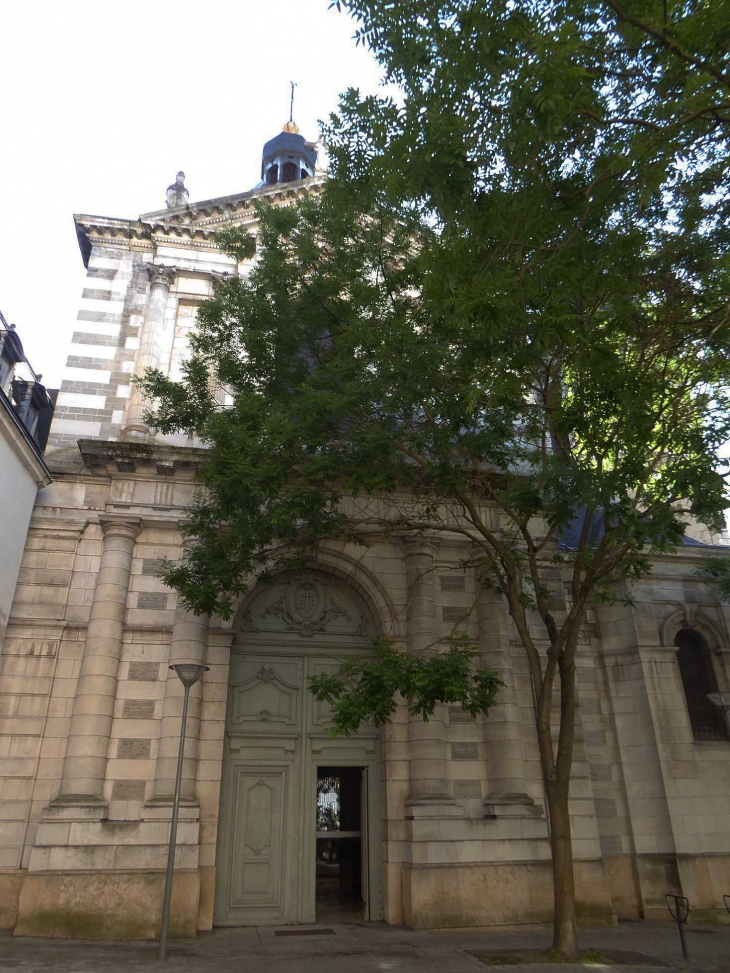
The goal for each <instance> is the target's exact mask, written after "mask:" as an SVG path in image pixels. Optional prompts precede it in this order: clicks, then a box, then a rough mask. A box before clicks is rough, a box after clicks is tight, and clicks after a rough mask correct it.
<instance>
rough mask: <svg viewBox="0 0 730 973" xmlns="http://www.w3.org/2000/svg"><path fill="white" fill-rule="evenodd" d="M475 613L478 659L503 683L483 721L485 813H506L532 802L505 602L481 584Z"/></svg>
mask: <svg viewBox="0 0 730 973" xmlns="http://www.w3.org/2000/svg"><path fill="white" fill-rule="evenodd" d="M479 583H480V582H479V580H478V579H477V584H479ZM476 614H477V631H478V638H479V652H480V656H481V660H482V663H483V665H484V666H486V667H487V668H489V669H491V670H492V671H493V672H496V674H497V675H498V676H499V678H500V679H501V680H502V682H503V683H504V686H503V687H502V688H501V689H500V690H499V693H498V695H497V703H496V705H495V706H494V708H493V709H492V710H491V711H490V713H489V715H488V717H487V719H486V720H485V725H484V736H485V740H486V745H487V781H488V785H489V791H488V796H487V797H486V799H485V801H484V803H485V805H486V808H487V813H488V814H494V813H498V812H499V811H502V812H503V813H506V812H508V811H509V809H510V808H513V809H514V810H515V811H520V810H521V811H524V809H525V805H532V803H533V802H532V799H531V798H530V797H528V796H527V794H526V793H525V767H524V743H523V741H522V733H521V729H520V724H521V716H520V710H519V707H518V706H517V702H516V697H515V677H514V673H513V671H512V655H511V651H510V643H509V615H508V612H507V606H506V605H505V603H504V599H503V597H502V596H501V595H500V594H498V592H496V591H495V590H494V589H492V588H485V589H484V590H483V591H482V593H481V595H480V597H479V600H478V602H477V612H476Z"/></svg>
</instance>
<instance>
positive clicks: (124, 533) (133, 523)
mask: <svg viewBox="0 0 730 973" xmlns="http://www.w3.org/2000/svg"><path fill="white" fill-rule="evenodd" d="M99 526H100V527H101V529H102V531H103V533H104V537H127V538H131V540H134V539H135V538H136V537H137V535H138V534H139V532H140V531H141V530H142V519H141V518H140V517H129V518H124V517H115V516H108V515H107V516H102V517H99Z"/></svg>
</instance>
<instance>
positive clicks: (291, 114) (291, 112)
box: [289, 81, 298, 122]
mask: <svg viewBox="0 0 730 973" xmlns="http://www.w3.org/2000/svg"><path fill="white" fill-rule="evenodd" d="M289 84H290V85H291V100H290V102H289V121H290V122H293V121H294V89H295V88H296V87H298V82H296V81H290V82H289Z"/></svg>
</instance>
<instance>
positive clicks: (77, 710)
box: [57, 517, 142, 804]
mask: <svg viewBox="0 0 730 973" xmlns="http://www.w3.org/2000/svg"><path fill="white" fill-rule="evenodd" d="M99 523H100V524H101V528H102V530H103V532H104V547H103V550H102V555H101V565H100V568H99V574H98V576H97V581H96V588H95V589H94V602H93V605H92V606H91V615H90V617H89V626H88V629H87V634H86V643H85V645H84V656H83V661H82V664H81V674H80V676H79V682H78V687H77V689H76V697H75V699H74V709H73V715H72V717H71V726H70V730H69V736H68V745H67V747H66V758H65V761H64V765H63V777H62V779H61V789H60V792H59V796H58V798H57V801H58V802H62V803H71V804H72V803H99V804H101V803H103V788H104V780H105V777H106V763H107V752H108V750H109V738H110V736H111V729H112V720H113V718H114V702H115V700H116V697H117V677H118V672H119V660H120V658H121V654H122V633H123V630H124V614H125V611H126V607H127V595H128V592H129V575H130V571H131V567H132V555H133V553H134V542H135V539H136V537H137V535H138V534H139V532H140V530H141V527H142V523H141V521H140V520H133V519H129V520H123V519H120V518H116V517H100V518H99Z"/></svg>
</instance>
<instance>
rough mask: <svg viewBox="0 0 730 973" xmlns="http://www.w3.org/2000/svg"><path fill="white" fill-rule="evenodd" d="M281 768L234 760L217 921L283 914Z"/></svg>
mask: <svg viewBox="0 0 730 973" xmlns="http://www.w3.org/2000/svg"><path fill="white" fill-rule="evenodd" d="M287 776H288V774H287V768H285V767H282V768H279V769H273V768H261V767H251V766H245V765H236V766H234V767H233V768H232V774H231V787H230V798H231V809H230V817H229V820H230V825H231V827H230V838H231V840H230V843H229V845H228V847H229V856H228V862H227V863H225V862H222V863H221V864H222V865H223V868H224V869H225V868H226V867H227V870H228V875H227V881H224V882H223V883H221V884H222V887H221V888H220V889H219V896H220V895H221V894H222V895H224V896H226V900H225V902H221V903H220V907H219V910H218V912H219V918H218V921H219V922H220V923H222V924H236V925H238V924H245V925H249V924H255V923H258V922H262V921H276V920H277V919H282V918H284V915H285V911H286V910H285V901H284V898H285V897H284V890H285V887H286V883H285V880H284V879H285V876H284V862H285V861H286V860H287V849H286V804H287V801H286V793H287V785H288V780H287Z"/></svg>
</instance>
